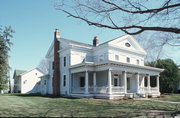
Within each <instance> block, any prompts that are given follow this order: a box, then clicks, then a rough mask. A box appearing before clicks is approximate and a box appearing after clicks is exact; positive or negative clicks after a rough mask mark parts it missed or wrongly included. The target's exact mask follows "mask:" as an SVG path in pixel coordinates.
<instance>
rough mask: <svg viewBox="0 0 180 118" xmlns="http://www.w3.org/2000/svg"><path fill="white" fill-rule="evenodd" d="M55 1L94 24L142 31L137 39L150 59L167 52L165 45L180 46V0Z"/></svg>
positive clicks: (108, 27)
mask: <svg viewBox="0 0 180 118" xmlns="http://www.w3.org/2000/svg"><path fill="white" fill-rule="evenodd" d="M54 1H55V2H54V7H55V9H57V10H60V11H62V12H64V13H65V14H67V15H68V17H72V18H75V19H79V20H81V21H84V22H86V23H87V24H89V25H90V26H95V27H99V28H107V29H113V30H119V31H122V32H124V33H125V34H130V35H136V34H141V37H142V38H141V39H140V38H139V37H140V36H137V39H140V42H141V43H143V47H144V48H145V49H146V50H147V52H148V55H147V59H146V60H148V62H150V61H155V60H157V59H160V58H161V57H162V56H164V55H166V53H164V48H166V47H167V46H173V47H177V46H180V40H179V39H180V20H179V19H180V1H179V0H54ZM145 31H146V32H145ZM152 31H158V32H152ZM149 34H151V35H149ZM147 35H149V36H148V37H149V38H147ZM166 57H167V55H166ZM168 58H169V57H168Z"/></svg>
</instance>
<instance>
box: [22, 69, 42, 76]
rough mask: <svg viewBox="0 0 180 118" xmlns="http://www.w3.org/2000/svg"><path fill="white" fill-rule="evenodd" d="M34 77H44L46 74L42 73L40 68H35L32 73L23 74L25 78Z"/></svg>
mask: <svg viewBox="0 0 180 118" xmlns="http://www.w3.org/2000/svg"><path fill="white" fill-rule="evenodd" d="M32 75H38V76H42V75H44V73H43V72H41V71H40V70H39V69H38V68H34V69H32V70H30V71H26V72H24V73H22V74H21V76H23V77H27V76H32Z"/></svg>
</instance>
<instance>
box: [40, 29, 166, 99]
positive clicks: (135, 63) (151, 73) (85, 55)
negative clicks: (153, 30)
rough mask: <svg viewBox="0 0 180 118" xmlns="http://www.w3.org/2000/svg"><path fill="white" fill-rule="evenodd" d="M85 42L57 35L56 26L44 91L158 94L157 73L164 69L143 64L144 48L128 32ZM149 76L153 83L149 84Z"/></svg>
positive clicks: (80, 94)
mask: <svg viewBox="0 0 180 118" xmlns="http://www.w3.org/2000/svg"><path fill="white" fill-rule="evenodd" d="M98 42H99V41H98V38H97V37H95V38H94V40H93V44H92V45H89V44H84V43H80V42H76V41H72V40H67V39H64V38H60V31H59V30H58V29H56V31H55V33H54V41H53V43H52V45H51V46H50V48H49V50H48V52H47V55H46V58H47V59H48V60H49V66H50V70H49V74H48V75H47V76H44V79H43V80H44V81H46V82H45V83H46V84H47V87H46V90H47V91H46V93H47V94H54V95H59V94H61V95H68V96H72V97H95V98H106V99H116V98H122V97H124V96H128V97H134V96H137V95H138V96H141V97H146V96H152V97H156V96H159V95H160V92H159V73H160V72H162V71H163V69H159V68H153V67H148V66H144V58H145V56H146V54H147V53H146V51H145V50H144V49H143V48H142V47H141V46H140V45H139V44H138V42H137V41H136V39H134V38H133V37H132V36H130V35H125V36H122V37H118V38H115V39H113V40H110V41H108V42H105V43H102V44H99V43H98ZM151 77H153V78H154V77H155V78H156V86H151V84H150V83H151V82H150V81H151Z"/></svg>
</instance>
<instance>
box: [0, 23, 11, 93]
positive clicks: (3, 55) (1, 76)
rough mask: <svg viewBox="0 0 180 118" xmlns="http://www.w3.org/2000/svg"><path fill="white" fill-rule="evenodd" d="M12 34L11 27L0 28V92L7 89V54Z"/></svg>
mask: <svg viewBox="0 0 180 118" xmlns="http://www.w3.org/2000/svg"><path fill="white" fill-rule="evenodd" d="M12 33H14V31H13V30H12V28H11V27H2V26H0V90H4V89H6V88H7V83H8V71H9V68H10V67H9V64H8V57H9V56H8V52H9V50H10V46H11V45H12V43H11V41H10V40H11V38H12V37H13V36H12Z"/></svg>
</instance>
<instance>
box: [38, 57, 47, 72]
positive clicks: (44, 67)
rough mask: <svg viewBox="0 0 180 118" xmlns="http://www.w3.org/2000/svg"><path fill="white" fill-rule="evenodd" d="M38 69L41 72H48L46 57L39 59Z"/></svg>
mask: <svg viewBox="0 0 180 118" xmlns="http://www.w3.org/2000/svg"><path fill="white" fill-rule="evenodd" d="M37 68H38V69H40V70H41V71H42V72H43V73H45V74H48V72H49V61H48V60H47V59H43V60H41V62H40V63H39V65H38V67H37Z"/></svg>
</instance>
